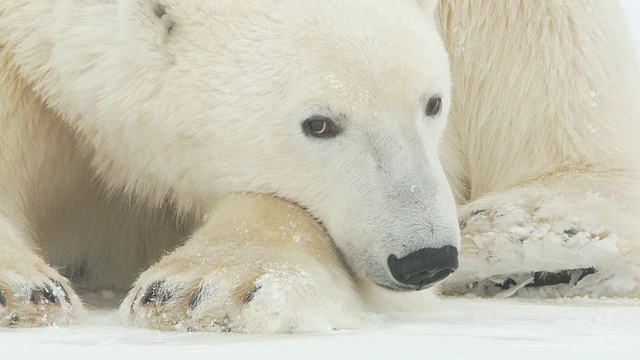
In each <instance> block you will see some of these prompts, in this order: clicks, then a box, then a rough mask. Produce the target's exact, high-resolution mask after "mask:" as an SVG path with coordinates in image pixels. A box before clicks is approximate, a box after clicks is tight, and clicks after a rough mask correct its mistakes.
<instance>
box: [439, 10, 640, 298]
mask: <svg viewBox="0 0 640 360" xmlns="http://www.w3.org/2000/svg"><path fill="white" fill-rule="evenodd" d="M438 17H439V19H440V27H441V31H442V33H443V37H444V40H445V43H446V44H447V47H448V50H449V52H450V57H451V69H452V74H453V78H454V90H453V98H454V104H453V107H452V112H451V114H450V122H449V127H448V129H447V132H446V134H445V138H444V141H443V143H442V150H441V155H442V162H443V164H444V166H445V170H446V171H447V175H448V178H449V181H450V183H451V184H452V188H453V191H454V193H455V195H456V200H457V202H458V203H459V204H460V205H463V206H461V207H460V208H459V215H460V221H461V223H462V224H463V227H462V235H463V246H462V249H463V253H462V256H461V267H460V269H459V271H458V272H457V273H456V274H455V275H454V276H453V277H452V278H451V279H450V280H451V281H449V282H445V287H444V290H445V291H446V292H452V293H464V292H476V293H479V294H481V295H482V294H485V290H486V289H484V288H483V286H484V285H486V281H485V280H486V279H489V278H492V277H495V278H497V279H500V278H505V277H509V276H511V277H525V278H526V277H529V276H531V275H532V274H533V273H534V272H538V271H543V272H554V271H558V270H563V269H565V270H572V269H579V268H589V267H594V268H595V269H596V271H597V272H596V274H594V275H590V276H587V277H586V278H585V279H584V281H581V282H580V283H579V285H580V284H581V285H582V286H576V287H568V286H566V285H559V286H556V287H549V288H542V289H535V288H533V289H530V288H527V289H523V290H521V291H519V292H518V293H519V294H523V295H526V294H529V295H531V294H532V293H535V294H537V295H538V296H540V295H542V296H546V295H550V296H558V295H563V294H564V295H591V296H603V295H608V296H632V295H633V296H638V295H640V286H638V284H637V281H638V279H640V268H639V264H640V262H639V261H638V259H639V254H640V241H639V238H638V237H639V235H638V234H639V231H638V230H640V229H639V224H640V221H639V219H640V213H639V211H638V210H639V209H638V204H639V200H640V192H639V189H638V185H639V182H638V161H639V159H640V157H639V155H638V154H639V153H638V145H639V144H640V143H639V142H638V138H639V133H638V126H639V125H640V108H639V104H640V77H639V76H638V66H637V62H636V61H635V59H634V55H633V49H632V46H631V44H630V43H629V39H628V36H627V34H626V28H625V19H624V16H623V14H622V13H621V10H620V7H619V4H617V2H616V1H595V0H594V1H581V2H574V1H535V2H530V1H525V0H522V1H519V0H517V1H477V2H473V5H470V3H468V2H467V1H464V0H445V1H441V3H440V7H439V10H438ZM574 233H575V234H576V235H575V236H573V235H571V236H570V234H574ZM593 281H595V282H596V283H597V285H596V284H592V285H591V286H584V285H585V284H587V283H589V282H593ZM496 291H498V289H497V288H496V287H494V286H493V285H492V284H491V283H490V289H489V293H495V292H496Z"/></svg>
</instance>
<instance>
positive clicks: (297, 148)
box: [0, 0, 640, 332]
mask: <svg viewBox="0 0 640 360" xmlns="http://www.w3.org/2000/svg"><path fill="white" fill-rule="evenodd" d="M436 5H437V4H436V2H435V1H414V0H376V1H373V2H372V1H364V0H362V1H351V2H344V1H337V0H336V1H322V2H318V1H296V2H280V1H260V2H258V1H256V2H237V1H220V2H208V1H188V2H185V1H172V0H162V1H161V0H159V1H158V2H153V1H146V0H120V1H104V2H97V1H88V0H64V1H56V2H46V1H35V0H14V1H6V2H3V3H1V4H0V81H1V82H0V126H1V127H2V135H1V136H0V249H1V250H2V255H0V260H1V262H0V291H2V293H0V300H2V299H5V300H3V301H0V312H2V315H4V316H2V317H1V318H0V319H3V320H0V326H3V325H13V326H20V325H22V326H33V325H38V324H51V323H64V322H67V321H69V320H70V319H73V318H74V317H77V316H78V315H80V314H81V313H82V305H81V303H80V301H79V299H78V298H77V296H76V295H75V293H74V291H73V290H72V288H71V287H70V286H69V283H68V282H67V280H66V279H65V278H64V277H63V276H62V275H64V276H66V277H70V278H72V279H73V280H74V282H75V284H76V286H82V287H98V286H99V287H106V288H111V289H114V290H120V291H122V290H124V289H126V288H127V287H128V286H129V285H128V284H130V283H131V282H132V281H133V279H134V278H135V276H136V275H137V274H138V273H139V272H140V271H141V270H144V269H147V268H148V267H149V266H150V265H151V264H152V263H153V262H154V261H156V260H157V259H158V258H159V257H160V254H161V253H162V252H164V251H168V250H172V249H173V248H175V247H177V246H179V245H182V244H183V246H182V247H180V248H179V249H177V250H176V251H175V252H172V253H170V254H169V255H166V256H165V257H164V258H163V259H162V260H161V261H160V262H158V263H157V264H156V265H153V266H152V267H151V268H148V270H146V271H145V272H144V273H143V274H142V275H141V276H140V277H139V279H138V280H137V281H136V282H135V285H134V289H133V290H132V292H130V294H129V296H128V297H127V299H126V300H125V302H124V303H123V305H122V308H121V313H122V314H123V315H124V316H125V317H126V318H128V319H130V320H131V321H133V322H134V323H137V324H140V325H142V326H149V327H154V328H163V329H167V328H171V329H195V330H200V329H202V330H210V329H217V330H235V331H255V332H283V331H292V330H316V329H322V328H333V327H339V328H352V327H357V326H359V325H360V324H362V321H363V318H362V316H361V314H362V313H361V312H362V310H363V309H367V308H368V307H372V306H374V305H375V306H377V307H378V308H380V307H383V308H394V307H395V308H397V307H400V308H406V305H415V304H417V303H421V305H422V307H425V306H426V307H428V306H431V304H432V303H431V302H429V301H428V299H429V295H428V294H421V293H410V294H407V293H392V292H389V291H387V290H382V289H381V288H380V287H379V286H378V285H382V286H385V287H388V288H398V289H400V288H401V286H400V285H399V284H398V283H396V282H394V280H393V278H392V277H391V275H390V273H389V270H388V269H387V266H386V259H387V257H388V256H389V255H391V254H395V255H398V256H403V255H405V254H408V253H410V252H412V251H415V250H418V249H421V248H425V247H432V248H437V247H442V246H446V245H453V246H456V247H459V245H460V243H459V241H460V240H459V230H458V224H457V221H456V220H457V219H456V215H455V209H454V197H455V200H456V201H457V203H458V204H459V205H460V206H459V208H458V214H459V217H460V223H461V225H462V235H463V246H462V257H461V260H462V262H461V268H460V270H459V271H458V272H457V273H456V274H455V275H454V276H453V277H452V278H451V281H449V282H446V283H445V285H444V290H445V291H446V292H449V293H464V292H469V291H471V292H474V293H477V294H480V295H495V294H496V293H497V292H498V291H497V290H496V289H497V287H496V286H495V285H496V284H498V285H501V284H504V283H505V281H506V280H505V279H509V280H511V281H512V282H513V283H515V285H514V286H512V287H510V288H509V289H505V292H503V293H500V294H501V295H505V294H508V295H511V294H513V293H518V294H522V295H563V294H566V295H596V296H599V295H613V296H637V295H640V290H639V289H640V287H639V286H637V285H636V282H637V281H638V279H640V270H639V269H638V254H640V250H639V249H638V247H639V242H638V239H637V237H638V235H637V234H638V229H637V226H638V221H637V219H638V216H637V209H636V207H637V203H638V193H639V192H638V189H637V186H638V182H637V177H636V175H637V158H638V155H637V154H638V149H637V144H636V143H637V141H636V139H637V136H638V119H639V116H640V111H639V110H638V104H640V101H638V95H639V94H640V91H638V83H639V79H638V72H637V67H636V64H635V63H634V59H633V54H632V51H631V47H630V45H629V43H628V42H627V39H626V34H625V29H624V26H623V21H622V14H620V10H619V8H618V6H617V5H616V4H615V3H614V2H612V1H611V2H603V1H597V0H593V1H585V2H580V3H576V2H572V1H568V0H567V1H560V0H539V1H533V2H531V1H525V0H522V1H510V0H504V1H488V0H487V1H484V0H483V1H477V2H467V1H463V0H450V1H446V0H442V1H441V2H439V6H436ZM434 12H435V16H434ZM164 14H167V16H164ZM439 33H440V34H441V35H442V37H443V38H444V43H443V42H442V41H441V39H440V34H439ZM445 50H447V51H448V54H449V58H450V61H451V67H449V62H448V61H447V55H446V53H445ZM345 64H348V66H346V65H345ZM450 71H451V75H452V78H453V88H452V89H453V90H451V85H452V84H451V81H450ZM435 95H439V96H442V99H443V109H442V113H441V114H439V115H438V116H436V117H425V115H424V111H423V109H424V107H425V102H426V101H428V100H429V99H430V98H431V97H433V96H435ZM452 97H453V102H452V103H451V99H452ZM449 110H451V114H450V121H449V126H448V127H447V129H446V132H444V136H443V137H442V135H443V131H445V122H446V116H445V114H446V113H448V112H449ZM314 115H322V116H326V117H331V118H333V119H334V120H335V121H337V122H338V124H339V126H340V127H341V128H342V130H343V131H342V133H341V134H339V135H338V136H336V137H335V138H334V139H312V138H310V137H309V136H307V135H305V134H304V133H303V131H301V127H300V125H301V122H302V121H304V120H305V119H306V118H308V117H310V116H314ZM438 147H439V151H438ZM438 156H439V157H440V160H441V161H442V163H443V165H444V169H443V168H442V167H441V165H440V162H439V160H438ZM445 173H446V175H447V177H448V180H449V183H450V184H451V187H452V189H453V195H452V191H451V189H450V188H449V186H448V185H447V182H446V180H445ZM234 192H253V193H269V194H275V195H277V196H278V197H281V198H284V199H287V200H290V201H292V202H295V203H297V204H299V205H301V206H302V207H304V208H305V209H307V210H308V212H309V213H310V214H311V215H312V216H313V217H314V218H315V219H318V220H320V222H321V223H322V225H323V226H324V228H325V230H326V232H327V233H328V235H330V237H331V240H332V241H329V238H328V237H327V236H326V235H325V234H324V233H323V231H322V228H320V227H319V226H318V225H317V224H316V223H315V220H314V218H312V217H310V216H309V215H305V214H303V213H301V212H300V210H298V209H297V208H295V207H292V206H291V205H289V204H288V203H286V202H284V201H281V200H278V199H277V198H272V197H267V196H260V195H253V194H246V193H245V194H243V195H233V193H234ZM229 194H231V195H229ZM267 209H268V210H267ZM265 213H267V214H265ZM265 215H268V216H265ZM292 218H294V219H295V220H293V221H292V220H291V219H292ZM247 224H249V225H248V228H247V227H246V226H245V225H247ZM264 224H267V225H266V226H263V225H264ZM257 225H260V226H257ZM297 226H300V228H304V229H305V231H302V232H300V233H298V232H297V231H298V230H295V229H294V228H296V227H297ZM245 230H247V231H245ZM191 234H192V235H191ZM303 238H304V239H308V242H304V241H303V242H302V246H301V242H300V240H301V239H303ZM334 244H335V247H336V248H334ZM304 245H309V246H304ZM337 252H339V254H340V256H338V255H337ZM40 253H42V254H43V255H44V256H43V257H40V256H39V255H38V254H40ZM44 259H46V260H47V262H48V263H49V264H53V265H54V266H56V267H58V268H59V271H56V270H54V268H52V267H51V266H49V265H47V262H45V260H44ZM580 269H592V270H593V271H592V272H594V273H593V274H588V275H586V276H582V275H585V274H579V276H576V278H575V279H572V282H571V283H570V284H564V285H555V286H544V287H525V286H526V285H527V284H529V283H531V278H532V277H533V276H534V275H535V274H536V273H553V272H558V271H565V270H569V271H574V270H575V271H580ZM376 284H377V285H376ZM396 303H400V304H402V305H405V306H395V305H396Z"/></svg>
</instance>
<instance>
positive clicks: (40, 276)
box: [0, 267, 83, 328]
mask: <svg viewBox="0 0 640 360" xmlns="http://www.w3.org/2000/svg"><path fill="white" fill-rule="evenodd" d="M82 312H83V308H82V304H81V302H80V299H79V298H78V296H77V295H76V294H75V292H74V291H73V290H72V289H71V287H70V286H69V284H68V283H67V280H66V279H64V278H63V277H62V276H60V275H59V274H58V273H57V271H55V270H53V269H51V268H49V267H45V268H43V269H32V270H30V271H28V272H26V273H25V272H20V273H18V272H15V271H13V270H7V271H5V272H2V273H0V328H2V327H38V326H52V325H65V324H69V323H71V322H73V320H74V319H76V318H78V316H79V315H80V314H81V313H82Z"/></svg>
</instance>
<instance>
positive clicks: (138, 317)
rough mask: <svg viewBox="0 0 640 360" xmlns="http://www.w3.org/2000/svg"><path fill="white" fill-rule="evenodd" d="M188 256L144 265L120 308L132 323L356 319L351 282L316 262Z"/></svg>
mask: <svg viewBox="0 0 640 360" xmlns="http://www.w3.org/2000/svg"><path fill="white" fill-rule="evenodd" d="M192 260H193V261H192V262H190V264H189V265H188V266H186V267H181V268H172V266H171V265H169V266H165V265H164V264H162V263H161V264H158V265H157V266H156V267H154V268H152V269H150V270H149V271H147V272H146V273H144V274H143V275H142V276H141V277H140V279H139V280H138V282H137V283H136V286H135V288H134V290H132V292H131V293H130V294H129V295H128V297H127V298H126V299H125V301H124V303H123V305H122V308H121V311H122V312H123V313H124V314H125V316H126V317H127V318H128V319H129V320H130V321H132V322H133V323H134V324H136V325H139V326H143V327H149V328H155V329H164V330H185V331H223V332H224V331H235V332H258V333H278V332H292V331H295V332H298V331H302V332H304V331H321V330H326V329H335V328H337V329H345V328H347V329H348V328H354V327H357V326H359V325H360V323H361V321H362V320H361V317H360V316H361V314H359V311H360V309H361V305H360V302H359V298H358V297H357V295H356V293H355V292H354V289H353V286H352V284H351V283H350V282H349V280H348V279H347V278H345V277H344V276H343V275H342V274H340V273H336V272H333V271H331V270H330V269H325V268H323V266H321V265H320V264H317V263H316V264H314V263H310V264H300V263H297V264H296V263H291V262H289V263H287V262H283V263H262V262H260V261H259V260H257V259H255V260H256V261H241V260H240V259H237V258H234V257H233V256H231V258H229V257H227V258H226V259H225V260H224V261H222V263H220V262H217V261H216V259H215V258H212V259H205V258H200V259H192ZM222 264H224V265H222Z"/></svg>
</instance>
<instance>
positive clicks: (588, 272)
mask: <svg viewBox="0 0 640 360" xmlns="http://www.w3.org/2000/svg"><path fill="white" fill-rule="evenodd" d="M595 273H596V269H594V268H592V267H590V268H587V269H582V274H580V277H578V281H576V283H577V282H580V280H582V279H584V278H585V277H587V276H589V275H593V274H595Z"/></svg>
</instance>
